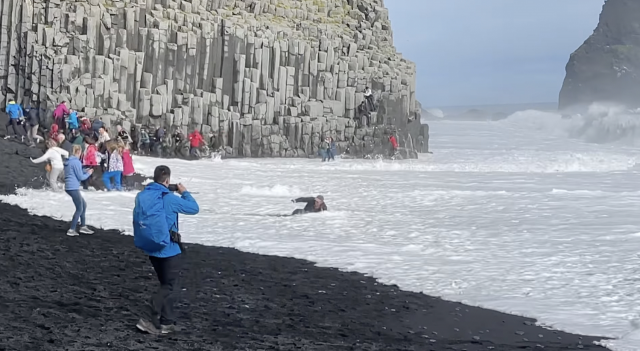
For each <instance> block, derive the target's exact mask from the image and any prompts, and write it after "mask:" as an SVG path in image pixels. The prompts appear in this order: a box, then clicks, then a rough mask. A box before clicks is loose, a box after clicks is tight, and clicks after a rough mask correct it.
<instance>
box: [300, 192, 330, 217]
mask: <svg viewBox="0 0 640 351" xmlns="http://www.w3.org/2000/svg"><path fill="white" fill-rule="evenodd" d="M291 202H293V203H298V202H304V203H306V205H305V206H304V208H299V209H297V210H295V211H293V213H292V214H291V215H298V214H305V213H314V212H322V211H326V210H327V204H325V203H324V196H322V195H318V196H316V197H299V198H297V199H293V200H291Z"/></svg>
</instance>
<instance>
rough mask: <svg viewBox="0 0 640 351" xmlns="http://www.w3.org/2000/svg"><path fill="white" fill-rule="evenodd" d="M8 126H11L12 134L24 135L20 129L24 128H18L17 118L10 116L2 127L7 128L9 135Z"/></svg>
mask: <svg viewBox="0 0 640 351" xmlns="http://www.w3.org/2000/svg"><path fill="white" fill-rule="evenodd" d="M9 126H11V128H13V134H15V135H16V136H18V135H20V136H22V135H24V133H22V130H24V129H23V128H18V119H17V118H10V119H9V121H8V122H7V124H5V125H4V127H5V128H6V129H7V135H9Z"/></svg>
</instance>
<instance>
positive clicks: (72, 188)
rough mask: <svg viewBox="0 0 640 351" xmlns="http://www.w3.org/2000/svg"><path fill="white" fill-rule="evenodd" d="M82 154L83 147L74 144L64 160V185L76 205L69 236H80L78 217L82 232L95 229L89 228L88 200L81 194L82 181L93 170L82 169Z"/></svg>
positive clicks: (90, 232)
mask: <svg viewBox="0 0 640 351" xmlns="http://www.w3.org/2000/svg"><path fill="white" fill-rule="evenodd" d="M81 154H82V148H81V147H80V146H78V145H74V146H73V150H72V153H71V156H69V158H68V159H67V160H66V161H65V162H64V187H65V189H64V190H65V192H66V193H67V194H68V195H69V196H70V197H71V200H73V204H74V205H75V206H76V211H75V212H74V213H73V218H72V219H71V225H70V227H69V230H68V231H67V235H68V236H78V235H79V234H78V232H76V227H77V226H78V219H79V220H80V230H79V232H80V234H93V230H91V229H89V228H87V224H86V218H85V215H86V213H87V202H86V201H84V199H83V198H82V194H80V182H81V181H83V180H87V179H88V178H89V177H90V176H91V174H92V173H93V170H92V169H90V170H88V171H86V172H85V171H83V170H82V163H80V155H81Z"/></svg>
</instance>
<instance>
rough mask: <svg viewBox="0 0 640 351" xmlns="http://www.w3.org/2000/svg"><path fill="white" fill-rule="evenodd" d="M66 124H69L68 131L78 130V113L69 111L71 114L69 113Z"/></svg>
mask: <svg viewBox="0 0 640 351" xmlns="http://www.w3.org/2000/svg"><path fill="white" fill-rule="evenodd" d="M67 123H69V129H70V130H74V129H78V128H80V125H79V124H78V123H79V122H78V111H76V110H71V113H69V117H68V118H67Z"/></svg>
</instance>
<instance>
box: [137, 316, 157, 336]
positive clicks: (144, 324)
mask: <svg viewBox="0 0 640 351" xmlns="http://www.w3.org/2000/svg"><path fill="white" fill-rule="evenodd" d="M136 328H138V329H140V330H141V331H143V332H145V333H149V334H154V335H157V334H160V331H159V330H158V328H156V326H155V325H153V323H151V322H149V321H148V320H146V319H142V318H140V320H139V321H138V323H137V324H136Z"/></svg>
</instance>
